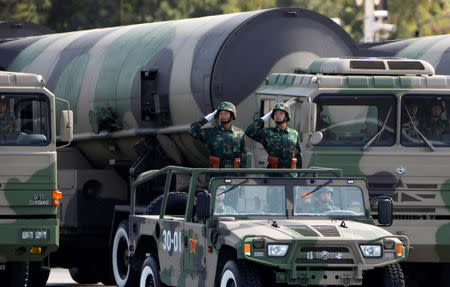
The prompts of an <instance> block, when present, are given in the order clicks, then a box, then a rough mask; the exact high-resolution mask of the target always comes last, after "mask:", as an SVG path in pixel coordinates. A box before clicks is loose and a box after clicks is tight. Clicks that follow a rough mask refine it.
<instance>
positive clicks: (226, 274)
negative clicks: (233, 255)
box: [219, 260, 262, 287]
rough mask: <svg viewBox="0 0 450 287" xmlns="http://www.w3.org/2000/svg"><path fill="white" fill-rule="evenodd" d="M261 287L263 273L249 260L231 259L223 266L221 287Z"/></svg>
mask: <svg viewBox="0 0 450 287" xmlns="http://www.w3.org/2000/svg"><path fill="white" fill-rule="evenodd" d="M231 286H234V287H261V286H262V283H261V275H260V273H259V272H258V271H257V270H256V268H255V267H254V266H253V265H252V264H251V263H249V262H245V261H243V260H229V261H227V263H225V265H224V266H223V269H222V273H221V275H220V280H219V287H231Z"/></svg>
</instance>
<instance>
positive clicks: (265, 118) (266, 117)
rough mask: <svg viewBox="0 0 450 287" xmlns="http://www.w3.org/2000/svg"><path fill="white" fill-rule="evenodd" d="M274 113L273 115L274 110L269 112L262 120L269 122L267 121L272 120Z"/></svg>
mask: <svg viewBox="0 0 450 287" xmlns="http://www.w3.org/2000/svg"><path fill="white" fill-rule="evenodd" d="M272 113H273V110H271V111H270V112H268V113H267V114H265V115H264V116H263V117H262V118H261V120H263V121H267V120H268V119H269V118H270V116H271V115H272Z"/></svg>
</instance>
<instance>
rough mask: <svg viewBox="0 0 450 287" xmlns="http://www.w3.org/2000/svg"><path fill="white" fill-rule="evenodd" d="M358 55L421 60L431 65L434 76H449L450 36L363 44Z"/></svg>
mask: <svg viewBox="0 0 450 287" xmlns="http://www.w3.org/2000/svg"><path fill="white" fill-rule="evenodd" d="M359 49H360V51H359V54H360V55H361V56H370V57H404V58H411V59H421V60H425V61H427V62H429V63H430V64H432V65H433V67H434V69H435V71H436V74H441V75H450V34H447V35H439V36H430V37H421V38H414V39H407V40H400V41H392V42H381V43H368V44H366V43H364V44H360V45H359Z"/></svg>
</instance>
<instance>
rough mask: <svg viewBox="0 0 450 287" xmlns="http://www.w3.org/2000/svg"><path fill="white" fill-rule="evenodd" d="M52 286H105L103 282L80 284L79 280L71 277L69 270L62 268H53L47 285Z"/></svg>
mask: <svg viewBox="0 0 450 287" xmlns="http://www.w3.org/2000/svg"><path fill="white" fill-rule="evenodd" d="M46 286H52V287H78V286H83V287H88V286H104V285H103V284H101V283H98V284H94V285H92V284H91V285H79V284H78V283H77V282H75V281H73V280H72V278H71V277H70V274H69V270H67V269H62V268H53V269H52V270H51V272H50V277H49V278H48V281H47V285H46Z"/></svg>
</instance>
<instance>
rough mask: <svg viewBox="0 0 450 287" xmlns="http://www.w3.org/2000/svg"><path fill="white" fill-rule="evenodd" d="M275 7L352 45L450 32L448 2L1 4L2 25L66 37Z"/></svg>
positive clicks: (63, 0) (52, 0) (25, 0)
mask: <svg viewBox="0 0 450 287" xmlns="http://www.w3.org/2000/svg"><path fill="white" fill-rule="evenodd" d="M274 7H299V8H306V9H310V10H314V11H316V12H319V13H321V14H324V15H326V16H328V17H330V18H333V19H334V20H335V21H336V22H337V23H339V24H340V25H341V26H342V27H343V28H344V29H345V30H346V31H347V32H348V33H349V34H350V35H351V36H352V37H353V39H354V40H355V41H364V42H370V41H380V40H391V39H404V38H413V37H423V36H430V35H442V34H448V33H450V0H108V1H98V0H20V1H18V0H0V20H1V21H13V20H18V21H27V22H33V23H36V24H40V25H43V26H46V27H48V28H49V29H51V30H52V31H53V32H67V31H75V30H85V29H92V28H103V27H110V26H119V25H129V24H136V23H146V22H157V21H167V20H174V19H183V18H193V17H201V16H208V15H217V14H225V13H235V12H243V11H252V10H259V9H267V8H274ZM364 27H366V28H364ZM365 29H366V30H365Z"/></svg>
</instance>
